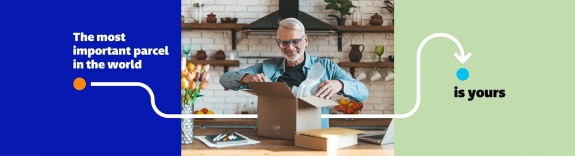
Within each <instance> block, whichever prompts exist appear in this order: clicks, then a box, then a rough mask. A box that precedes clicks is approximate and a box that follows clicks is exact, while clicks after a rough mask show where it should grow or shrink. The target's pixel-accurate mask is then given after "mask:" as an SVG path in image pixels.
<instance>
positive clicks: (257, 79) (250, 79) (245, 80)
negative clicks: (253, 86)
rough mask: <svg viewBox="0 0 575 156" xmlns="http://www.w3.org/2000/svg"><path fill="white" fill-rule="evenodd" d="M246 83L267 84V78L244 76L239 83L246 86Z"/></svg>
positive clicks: (262, 76)
mask: <svg viewBox="0 0 575 156" xmlns="http://www.w3.org/2000/svg"><path fill="white" fill-rule="evenodd" d="M248 82H268V78H267V77H266V76H264V74H262V73H259V74H255V75H253V74H245V75H244V77H242V79H241V80H240V83H242V84H246V83H248Z"/></svg>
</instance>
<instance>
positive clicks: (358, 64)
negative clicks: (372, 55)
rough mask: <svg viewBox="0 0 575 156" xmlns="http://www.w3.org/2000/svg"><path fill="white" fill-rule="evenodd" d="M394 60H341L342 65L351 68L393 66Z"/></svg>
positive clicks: (340, 64)
mask: <svg viewBox="0 0 575 156" xmlns="http://www.w3.org/2000/svg"><path fill="white" fill-rule="evenodd" d="M393 64H394V63H393V62H340V63H337V65H339V66H340V67H349V68H393Z"/></svg>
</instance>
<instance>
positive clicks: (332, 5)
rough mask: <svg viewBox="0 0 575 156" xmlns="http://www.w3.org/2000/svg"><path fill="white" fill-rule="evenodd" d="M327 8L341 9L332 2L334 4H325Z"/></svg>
mask: <svg viewBox="0 0 575 156" xmlns="http://www.w3.org/2000/svg"><path fill="white" fill-rule="evenodd" d="M325 9H333V10H337V9H339V5H337V4H335V3H332V4H328V5H326V6H325Z"/></svg>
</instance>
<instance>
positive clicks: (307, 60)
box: [278, 52, 313, 72]
mask: <svg viewBox="0 0 575 156" xmlns="http://www.w3.org/2000/svg"><path fill="white" fill-rule="evenodd" d="M303 56H304V57H305V60H304V62H303V63H304V65H303V67H304V68H307V69H310V68H311V66H312V65H313V63H312V61H311V56H310V55H308V54H307V52H304V53H303ZM285 66H286V59H285V58H283V59H282V61H281V63H280V65H279V68H278V70H279V71H284V72H285Z"/></svg>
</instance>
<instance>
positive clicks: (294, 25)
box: [278, 18, 305, 36]
mask: <svg viewBox="0 0 575 156" xmlns="http://www.w3.org/2000/svg"><path fill="white" fill-rule="evenodd" d="M282 27H283V28H289V29H295V30H297V31H299V32H301V33H302V34H305V27H304V26H303V23H301V22H300V21H299V20H297V19H295V18H286V19H283V20H281V21H280V23H279V26H278V30H279V29H280V28H282ZM278 36H279V33H278Z"/></svg>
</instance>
